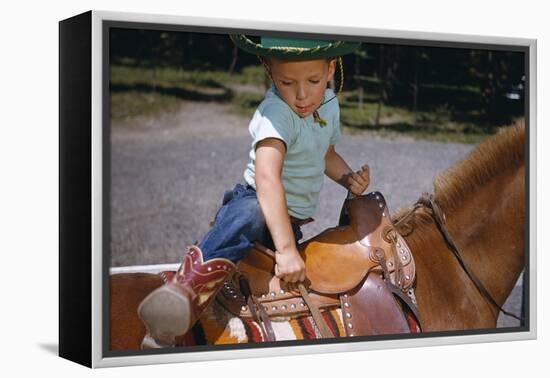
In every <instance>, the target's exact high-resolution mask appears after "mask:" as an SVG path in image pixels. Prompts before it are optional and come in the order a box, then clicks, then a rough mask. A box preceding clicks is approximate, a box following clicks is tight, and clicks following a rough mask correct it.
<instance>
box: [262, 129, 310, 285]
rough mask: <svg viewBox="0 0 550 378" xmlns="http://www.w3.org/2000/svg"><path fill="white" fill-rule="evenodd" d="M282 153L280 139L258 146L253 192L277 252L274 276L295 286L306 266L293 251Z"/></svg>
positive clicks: (283, 148) (296, 250) (282, 147)
mask: <svg viewBox="0 0 550 378" xmlns="http://www.w3.org/2000/svg"><path fill="white" fill-rule="evenodd" d="M285 150H286V147H285V144H284V143H283V142H282V141H281V140H279V139H275V138H268V139H264V140H262V141H260V142H259V143H258V146H257V148H256V172H255V174H256V192H257V195H258V202H259V203H260V207H261V209H262V212H263V214H264V217H265V220H266V224H267V227H268V229H269V232H270V233H271V238H272V239H273V243H274V244H275V248H276V251H275V257H276V263H277V264H276V266H275V274H276V275H277V277H279V278H281V279H283V280H284V281H286V282H298V281H304V280H305V264H304V261H303V260H302V258H301V256H300V254H299V252H298V249H297V248H296V240H295V238H294V233H293V231H292V226H291V225H290V217H289V215H288V208H287V205H286V197H285V189H284V187H283V183H282V181H281V174H282V170H283V161H284V156H285Z"/></svg>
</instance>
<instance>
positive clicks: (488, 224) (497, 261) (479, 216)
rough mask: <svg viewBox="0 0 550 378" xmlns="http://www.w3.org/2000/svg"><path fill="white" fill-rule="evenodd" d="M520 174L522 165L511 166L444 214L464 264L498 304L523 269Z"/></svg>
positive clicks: (522, 180)
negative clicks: (448, 212)
mask: <svg viewBox="0 0 550 378" xmlns="http://www.w3.org/2000/svg"><path fill="white" fill-rule="evenodd" d="M524 177H525V175H524V166H523V165H522V166H520V167H517V168H511V169H509V170H508V171H506V172H504V173H503V174H501V175H499V176H496V177H495V178H494V179H493V180H491V181H490V182H488V183H487V184H486V185H484V186H483V187H480V188H479V190H478V191H477V192H476V193H474V194H473V195H471V196H470V197H469V198H468V199H467V200H465V201H464V203H463V204H461V206H459V207H458V208H457V209H456V210H455V211H454V212H453V213H450V214H448V215H447V219H448V220H449V227H448V228H449V231H450V233H451V234H452V235H453V236H454V239H455V243H456V244H457V246H458V247H459V248H460V250H461V253H462V254H463V255H464V259H465V261H466V263H467V264H468V265H469V266H470V267H471V269H472V270H473V271H474V272H475V273H476V275H478V277H479V278H480V280H481V281H482V282H483V283H484V284H485V286H486V287H487V289H488V290H489V292H490V293H491V294H492V295H493V297H494V298H495V300H496V301H497V302H498V303H499V304H503V303H504V301H505V300H506V298H507V297H508V295H509V294H510V292H511V290H512V289H513V287H514V284H515V282H516V280H517V278H518V276H519V274H520V273H521V270H522V268H523V258H524V246H525V244H524V236H525V235H524V226H525V198H524V193H525V190H524V187H525V182H524ZM462 251H463V252H462Z"/></svg>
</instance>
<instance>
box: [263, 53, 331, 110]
mask: <svg viewBox="0 0 550 378" xmlns="http://www.w3.org/2000/svg"><path fill="white" fill-rule="evenodd" d="M267 66H268V67H267V68H268V71H269V72H268V73H269V74H270V76H271V79H272V80H273V83H274V84H275V86H276V87H277V90H278V91H279V93H280V94H281V97H282V98H283V100H284V101H285V102H286V103H287V104H288V105H289V106H290V107H291V108H292V110H294V112H295V113H296V114H298V115H299V116H300V117H302V118H304V117H308V116H310V115H312V114H313V112H314V111H315V110H316V109H317V108H318V107H319V105H321V103H322V102H323V100H324V97H325V89H326V88H327V82H328V81H330V80H331V79H332V76H333V75H334V71H335V69H336V60H334V59H332V60H330V61H328V62H327V60H326V59H316V60H306V61H289V60H280V59H270V60H269V62H268V63H267Z"/></svg>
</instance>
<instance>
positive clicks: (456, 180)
mask: <svg viewBox="0 0 550 378" xmlns="http://www.w3.org/2000/svg"><path fill="white" fill-rule="evenodd" d="M524 142H525V125H524V123H523V122H522V123H517V124H515V125H512V126H509V127H506V128H503V129H501V130H499V132H498V133H497V134H496V135H494V136H492V137H490V138H488V139H486V140H485V141H483V142H482V143H480V144H479V145H477V146H476V147H475V148H474V149H473V150H472V151H471V152H470V153H469V154H468V155H467V156H466V157H465V158H464V159H463V160H461V161H459V162H458V163H456V164H455V165H454V166H452V167H450V168H448V169H447V170H446V171H443V172H442V173H440V174H439V175H438V176H437V177H436V178H435V180H434V198H435V201H436V202H437V204H438V205H439V206H440V207H441V208H442V209H443V210H444V212H445V213H449V212H452V211H453V210H454V209H456V208H457V207H459V206H460V204H461V203H463V201H464V200H465V199H466V198H467V197H468V196H469V195H471V194H472V193H474V192H475V191H476V189H478V188H479V187H480V186H482V185H484V184H485V183H487V182H488V181H489V180H491V179H492V178H493V177H495V176H496V175H498V174H500V173H502V172H504V171H505V170H506V169H509V168H510V167H516V166H518V165H520V164H522V163H523V159H524V153H525V143H524ZM408 212H409V209H401V210H400V211H398V212H397V214H396V215H395V216H394V217H393V219H394V221H399V220H400V219H402V218H403V216H404V215H405V214H406V213H408ZM417 215H419V216H420V218H418V217H417V219H416V220H417V222H415V223H417V224H418V221H420V222H421V223H425V222H428V220H429V219H428V218H429V216H428V215H427V213H423V212H420V213H417Z"/></svg>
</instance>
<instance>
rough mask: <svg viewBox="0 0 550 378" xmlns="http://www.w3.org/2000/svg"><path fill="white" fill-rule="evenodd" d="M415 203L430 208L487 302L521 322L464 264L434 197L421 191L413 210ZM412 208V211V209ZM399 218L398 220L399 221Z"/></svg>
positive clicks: (439, 227)
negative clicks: (503, 306)
mask: <svg viewBox="0 0 550 378" xmlns="http://www.w3.org/2000/svg"><path fill="white" fill-rule="evenodd" d="M417 205H420V207H427V208H429V209H431V210H432V211H431V214H432V218H433V219H434V220H435V223H436V224H437V228H438V229H439V231H440V232H441V234H442V235H443V238H444V239H445V242H446V243H447V246H448V247H449V249H450V250H451V252H452V253H453V255H454V256H455V257H456V259H457V260H458V263H459V264H460V266H461V267H462V269H463V270H464V272H466V274H467V275H468V277H469V278H470V280H471V281H472V282H473V283H474V285H475V286H476V287H477V289H478V290H479V292H480V293H481V294H482V295H483V296H484V297H485V298H486V299H487V300H489V302H491V304H492V305H493V306H495V307H496V308H497V309H498V310H499V311H501V312H502V313H503V314H505V315H508V316H511V317H513V318H515V319H517V320H519V321H521V322H523V320H524V317H523V316H518V315H515V314H513V313H511V312H508V311H506V310H504V309H503V308H502V307H501V306H500V305H499V304H498V303H497V302H496V301H495V299H494V298H493V296H492V295H491V293H489V291H488V290H487V289H486V288H485V286H484V285H483V283H482V282H481V281H480V280H479V279H478V278H477V276H476V275H475V274H474V272H472V270H471V269H470V268H469V267H468V265H466V263H465V262H464V259H463V258H462V255H461V254H460V252H459V251H458V248H457V247H456V244H455V243H454V241H453V239H452V237H451V235H450V234H449V231H448V230H447V227H446V226H445V214H444V213H443V211H441V208H440V207H439V205H438V204H437V203H436V202H435V200H434V197H433V195H432V194H428V193H423V194H422V197H420V198H419V199H418V201H417V202H416V204H415V207H414V210H416V209H417V208H418V207H417ZM414 210H413V211H414ZM401 220H402V219H401ZM401 220H400V221H401Z"/></svg>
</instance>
